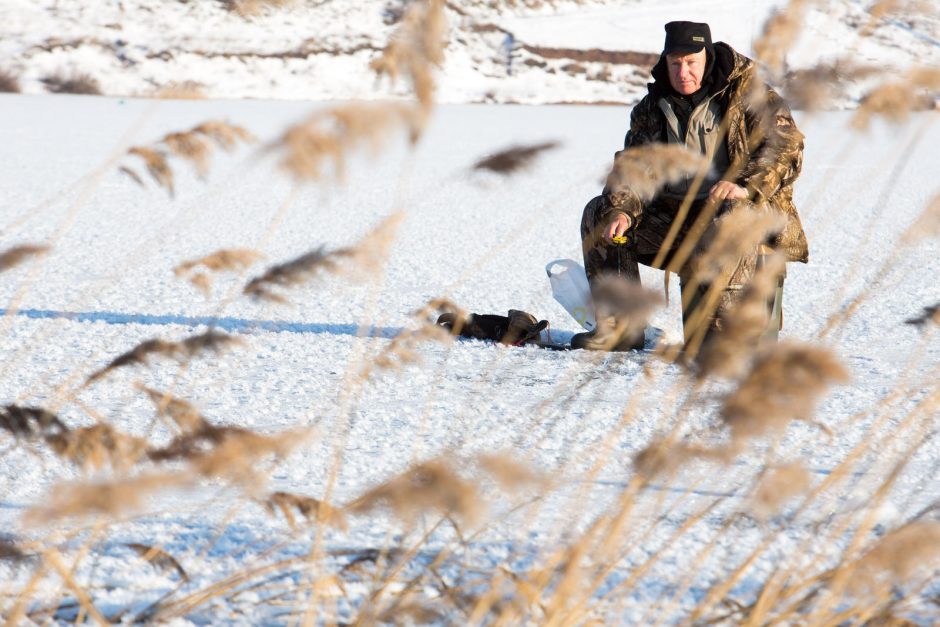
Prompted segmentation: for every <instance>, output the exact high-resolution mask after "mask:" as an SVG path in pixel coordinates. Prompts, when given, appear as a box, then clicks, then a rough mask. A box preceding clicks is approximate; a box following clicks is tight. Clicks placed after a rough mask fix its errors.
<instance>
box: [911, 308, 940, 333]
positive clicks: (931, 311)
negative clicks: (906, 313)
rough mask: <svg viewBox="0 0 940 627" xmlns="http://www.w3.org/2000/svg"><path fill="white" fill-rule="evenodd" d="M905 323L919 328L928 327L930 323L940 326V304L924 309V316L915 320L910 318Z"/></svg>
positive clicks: (921, 315)
mask: <svg viewBox="0 0 940 627" xmlns="http://www.w3.org/2000/svg"><path fill="white" fill-rule="evenodd" d="M904 322H905V324H912V325H914V326H917V327H926V326H927V324H928V323H933V324H936V325H940V303H934V304H933V305H930V306H929V307H924V309H923V313H922V314H920V315H919V316H917V317H915V318H908V319H907V320H905V321H904Z"/></svg>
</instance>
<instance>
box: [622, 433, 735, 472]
mask: <svg viewBox="0 0 940 627" xmlns="http://www.w3.org/2000/svg"><path fill="white" fill-rule="evenodd" d="M732 457H733V455H732V451H731V450H730V449H726V448H715V449H710V448H705V447H701V446H692V445H689V444H686V443H684V442H673V441H671V440H669V439H658V440H654V441H653V442H650V443H649V444H648V445H647V446H645V447H644V448H643V449H642V450H640V451H638V452H637V453H636V455H634V456H633V469H634V470H635V471H636V472H637V474H639V475H640V476H641V477H643V478H644V479H646V480H647V481H651V480H653V479H656V478H670V477H672V476H674V475H675V474H676V473H677V472H679V470H680V469H682V467H683V466H685V465H686V464H689V463H691V462H693V461H695V460H704V461H715V462H718V463H721V464H728V463H730V462H731V460H732Z"/></svg>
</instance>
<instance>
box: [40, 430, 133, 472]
mask: <svg viewBox="0 0 940 627" xmlns="http://www.w3.org/2000/svg"><path fill="white" fill-rule="evenodd" d="M46 443H47V444H49V446H50V447H51V448H52V450H53V451H55V453H56V455H58V456H59V457H62V458H64V459H67V460H68V461H70V462H72V463H73V464H75V465H76V466H80V467H81V468H82V469H83V470H85V471H88V470H92V469H97V468H103V467H104V466H105V465H106V464H107V465H109V466H111V467H112V468H114V469H118V470H124V469H127V468H130V467H131V466H133V465H134V464H136V463H137V462H138V461H139V460H140V459H141V458H142V457H143V456H144V454H145V453H146V451H147V441H146V440H144V439H141V438H138V437H134V436H132V435H127V434H125V433H121V432H120V431H118V430H116V429H115V428H114V427H112V426H111V425H109V424H104V423H102V424H97V425H92V426H90V427H82V428H80V429H71V430H69V431H65V432H63V433H58V434H55V435H50V436H47V437H46Z"/></svg>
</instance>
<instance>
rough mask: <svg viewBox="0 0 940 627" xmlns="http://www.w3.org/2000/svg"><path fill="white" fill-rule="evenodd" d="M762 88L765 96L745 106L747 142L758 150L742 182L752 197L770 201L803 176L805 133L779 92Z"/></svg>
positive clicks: (743, 172)
mask: <svg viewBox="0 0 940 627" xmlns="http://www.w3.org/2000/svg"><path fill="white" fill-rule="evenodd" d="M762 89H763V90H765V91H763V92H761V95H762V97H759V98H753V99H751V100H752V101H751V102H748V103H746V104H745V108H744V118H745V125H746V127H747V134H748V137H747V141H748V144H750V145H753V146H756V147H755V148H754V149H752V150H751V151H750V155H749V157H748V160H747V162H746V163H745V164H744V166H743V168H742V170H741V175H740V177H739V180H740V181H741V183H742V184H743V185H744V186H745V187H747V188H748V190H749V191H750V192H751V194H752V196H754V197H755V198H757V197H760V198H761V199H762V200H767V199H769V198H771V197H772V196H773V195H774V194H776V193H777V191H778V190H779V189H780V188H781V187H784V186H786V185H789V184H791V183H793V181H795V180H796V178H797V177H798V176H799V175H800V169H801V168H802V167H803V133H801V132H800V130H799V129H798V128H797V127H796V123H795V122H794V121H793V116H792V114H791V113H790V108H789V107H788V106H787V104H786V103H785V102H784V101H783V99H782V98H781V97H780V96H779V95H778V94H777V92H775V91H774V90H773V89H772V88H770V87H769V86H766V85H764V86H763V87H762Z"/></svg>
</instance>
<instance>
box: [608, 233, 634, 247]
mask: <svg viewBox="0 0 940 627" xmlns="http://www.w3.org/2000/svg"><path fill="white" fill-rule="evenodd" d="M610 241H612V242H613V243H614V244H617V245H619V246H622V245H623V244H626V243H627V242H629V241H630V238H629V237H627V236H626V235H617V236H616V237H611V238H610Z"/></svg>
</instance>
